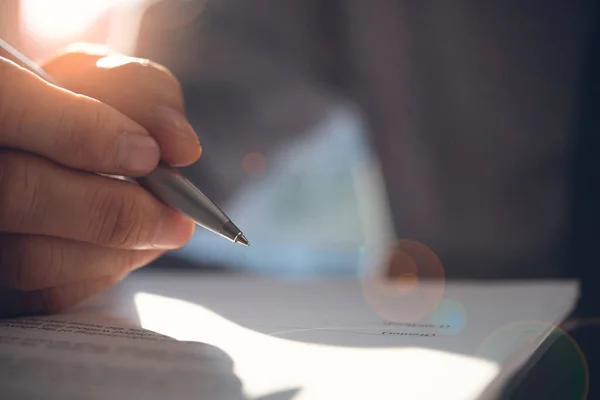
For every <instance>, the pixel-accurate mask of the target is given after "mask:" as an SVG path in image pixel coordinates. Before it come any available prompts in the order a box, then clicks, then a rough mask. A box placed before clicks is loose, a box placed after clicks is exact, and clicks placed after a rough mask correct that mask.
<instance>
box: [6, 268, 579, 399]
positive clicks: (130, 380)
mask: <svg viewBox="0 0 600 400" xmlns="http://www.w3.org/2000/svg"><path fill="white" fill-rule="evenodd" d="M430 284H431V285H436V284H438V283H430ZM439 284H442V285H443V291H442V295H441V296H440V298H439V299H436V302H435V304H434V307H433V309H432V310H429V311H428V312H427V313H424V315H422V316H421V317H420V318H418V319H412V320H407V319H406V318H404V320H403V318H401V317H402V316H401V315H400V317H399V318H390V314H389V309H393V308H394V306H397V307H400V306H402V304H403V301H404V300H403V298H402V296H401V295H398V293H395V294H394V293H390V292H386V291H385V290H382V291H381V292H377V291H376V292H375V295H373V293H370V294H369V293H368V290H367V291H366V290H365V287H364V284H362V283H361V282H360V281H359V280H356V279H341V280H340V279H327V280H318V281H286V280H277V279H265V278H257V277H245V276H235V275H234V276H219V275H204V274H196V273H174V272H172V273H164V272H157V271H148V272H141V273H135V274H133V275H132V276H131V277H130V278H128V279H127V280H125V281H124V282H123V283H122V284H120V285H119V286H117V287H115V288H114V289H111V290H109V291H107V292H105V293H103V294H101V295H99V296H96V297H95V298H93V299H90V300H89V301H87V302H86V303H84V304H82V305H81V306H79V307H77V308H75V309H73V310H71V311H69V312H66V313H64V314H60V315H52V316H44V317H35V318H21V319H12V320H0V398H44V399H53V398H57V399H58V398H60V399H64V398H78V399H79V398H93V399H96V398H98V399H100V398H102V399H104V398H110V399H120V398H123V399H137V398H144V399H154V398H156V399H158V398H161V399H164V398H169V399H188V398H189V399H192V398H193V399H199V398H202V399H204V398H206V399H257V400H258V399H261V400H276V399H281V400H284V399H285V400H313V399H367V398H368V399H371V398H372V399H442V398H443V399H450V400H452V399H457V400H458V399H467V400H471V399H472V400H475V399H492V398H495V396H496V395H497V394H498V390H500V389H501V388H502V387H503V385H504V384H505V383H506V382H507V381H508V379H510V378H511V377H512V376H513V374H514V373H515V372H517V371H518V370H519V369H520V368H521V367H522V366H523V365H524V364H525V363H526V362H527V361H528V360H529V359H530V357H532V355H533V354H534V352H535V351H536V350H537V349H538V348H539V346H540V345H541V344H542V343H543V342H544V340H545V339H546V338H547V337H548V335H549V334H550V333H551V332H552V331H553V329H554V326H555V324H557V323H560V322H561V321H562V320H563V319H564V318H566V316H567V315H568V314H569V312H570V311H571V310H572V308H573V307H574V305H575V303H576V300H577V296H578V285H577V284H576V282H571V281H556V282H554V281H547V282H510V281H509V282H500V283H483V282H445V283H439ZM423 285H427V284H426V283H424V284H423ZM434 292H435V291H434ZM378 295H380V296H381V298H380V299H378V298H377V296H378ZM385 302H387V304H384V303H385ZM382 304H383V306H382ZM386 307H387V309H386ZM390 307H391V308H390ZM386 310H387V311H386ZM407 311H410V310H407ZM400 314H402V313H400ZM407 315H409V314H406V313H405V314H404V317H406V316H407Z"/></svg>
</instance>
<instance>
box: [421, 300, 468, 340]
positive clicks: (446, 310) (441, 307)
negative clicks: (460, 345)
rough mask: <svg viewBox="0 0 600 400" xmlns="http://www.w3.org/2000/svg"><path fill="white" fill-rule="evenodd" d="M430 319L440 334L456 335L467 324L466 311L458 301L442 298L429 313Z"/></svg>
mask: <svg viewBox="0 0 600 400" xmlns="http://www.w3.org/2000/svg"><path fill="white" fill-rule="evenodd" d="M430 320H431V323H432V324H433V325H436V326H438V332H439V333H440V334H442V335H456V334H457V333H460V332H461V331H462V330H463V329H465V326H466V325H467V311H466V310H465V307H464V306H463V304H462V303H461V302H460V301H458V300H454V299H443V300H441V301H440V302H439V303H438V304H437V306H436V307H435V309H434V310H433V312H432V313H431V316H430Z"/></svg>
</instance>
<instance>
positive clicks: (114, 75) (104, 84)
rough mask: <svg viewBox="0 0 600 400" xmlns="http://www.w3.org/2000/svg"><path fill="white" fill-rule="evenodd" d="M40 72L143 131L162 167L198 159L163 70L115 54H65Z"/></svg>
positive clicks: (171, 80)
mask: <svg viewBox="0 0 600 400" xmlns="http://www.w3.org/2000/svg"><path fill="white" fill-rule="evenodd" d="M44 69H45V70H46V71H47V72H48V73H49V74H51V75H52V76H53V77H55V78H56V79H57V80H58V81H59V82H61V84H64V85H65V87H67V88H68V89H70V90H73V91H74V92H76V93H81V94H84V95H86V96H90V97H93V98H95V99H98V100H100V101H102V102H104V103H106V104H109V105H110V106H112V107H114V108H115V109H117V110H119V111H120V112H122V113H123V114H125V115H127V116H128V117H130V118H131V119H133V120H134V121H136V122H138V123H139V124H140V125H142V126H143V127H144V128H146V129H147V130H148V131H149V132H150V134H151V135H152V136H153V137H154V139H155V140H156V141H157V142H158V143H159V145H160V149H161V157H162V159H163V160H164V161H165V162H167V163H168V164H170V165H173V166H183V165H189V164H191V163H193V162H195V161H196V160H197V159H198V158H199V157H200V154H201V152H202V148H201V146H200V142H199V140H198V136H197V135H196V132H195V131H194V129H193V128H192V126H191V125H190V124H189V122H188V121H187V119H186V117H185V106H184V100H183V93H182V90H181V87H180V85H179V82H178V80H177V79H176V78H175V77H174V76H173V74H171V72H169V70H167V69H166V68H165V67H163V66H161V65H159V64H156V63H153V62H151V61H149V60H145V59H140V58H133V57H127V56H123V55H118V54H113V55H107V56H105V57H99V56H98V55H96V54H85V53H67V54H65V55H63V56H61V57H59V58H57V59H55V60H53V61H51V62H50V63H48V64H46V65H44ZM73 71H77V73H76V74H73V73H72V72H73Z"/></svg>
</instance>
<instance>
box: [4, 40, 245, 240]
mask: <svg viewBox="0 0 600 400" xmlns="http://www.w3.org/2000/svg"><path fill="white" fill-rule="evenodd" d="M0 56H2V57H5V58H7V59H9V60H11V61H13V62H15V63H17V64H18V65H20V66H21V67H23V68H25V69H27V70H29V71H31V72H33V73H34V74H36V75H37V76H39V77H40V78H42V79H44V80H45V81H47V82H49V83H52V84H54V85H56V86H59V85H57V84H56V82H54V80H53V79H52V78H51V77H50V76H49V75H48V74H47V73H46V72H45V71H44V70H43V69H42V68H40V67H39V66H38V65H37V64H35V63H34V62H33V61H31V60H29V59H27V58H26V57H25V56H24V55H23V54H21V53H19V52H18V51H17V50H15V49H14V48H13V47H11V46H10V45H9V44H8V43H6V42H4V41H3V40H1V39H0ZM134 181H136V182H137V183H139V184H140V186H142V187H143V188H145V189H146V190H148V191H149V192H150V193H152V194H153V195H154V196H155V197H156V198H158V199H159V200H160V201H162V202H163V203H164V204H166V205H167V206H169V207H171V208H173V209H174V210H176V211H178V212H180V213H181V214H183V215H185V216H187V217H188V218H190V219H191V220H192V221H194V222H195V223H196V224H198V225H200V226H202V227H204V228H206V229H208V230H209V231H212V232H214V233H216V234H218V235H221V236H223V237H225V238H227V239H229V240H231V241H232V242H234V243H239V244H241V245H244V246H249V245H250V242H248V239H246V237H245V236H244V234H243V233H242V231H240V230H239V229H238V227H237V226H235V224H234V223H233V222H231V220H230V219H229V217H227V215H225V213H224V212H223V211H221V209H220V208H219V207H217V205H216V204H215V203H213V202H212V201H211V200H210V199H209V198H208V197H206V195H205V194H204V193H202V192H201V191H200V189H198V188H197V187H195V186H194V185H193V184H192V183H191V182H190V181H189V180H187V179H186V178H185V177H184V176H183V175H182V174H181V173H180V172H179V171H178V170H176V169H175V168H172V167H170V166H168V165H166V164H165V163H162V162H161V163H159V164H158V166H157V167H156V168H155V169H154V170H153V171H152V172H150V173H149V174H148V175H146V176H144V177H141V178H136V179H134Z"/></svg>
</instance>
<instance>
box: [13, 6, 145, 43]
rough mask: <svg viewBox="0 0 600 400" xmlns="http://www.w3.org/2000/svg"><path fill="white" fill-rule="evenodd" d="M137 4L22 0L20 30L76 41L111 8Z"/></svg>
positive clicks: (40, 36)
mask: <svg viewBox="0 0 600 400" xmlns="http://www.w3.org/2000/svg"><path fill="white" fill-rule="evenodd" d="M136 1H139V0H53V1H48V0H22V1H21V4H22V5H21V10H22V15H23V17H22V18H23V27H24V29H25V31H26V32H28V33H29V34H31V35H32V36H35V37H37V38H43V39H69V38H76V37H77V36H78V35H81V34H83V33H84V32H85V31H86V30H87V29H88V28H89V27H90V26H91V25H92V24H93V23H94V22H95V21H96V20H97V19H98V18H99V17H100V16H102V14H103V13H104V12H106V11H108V10H109V9H110V8H112V7H114V6H118V5H123V4H125V3H133V2H136Z"/></svg>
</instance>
